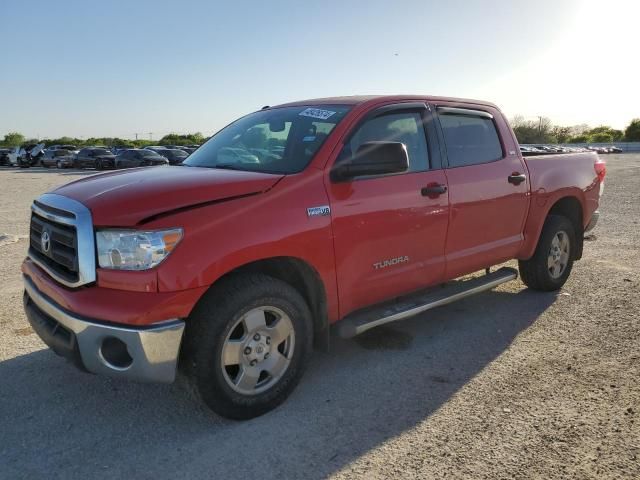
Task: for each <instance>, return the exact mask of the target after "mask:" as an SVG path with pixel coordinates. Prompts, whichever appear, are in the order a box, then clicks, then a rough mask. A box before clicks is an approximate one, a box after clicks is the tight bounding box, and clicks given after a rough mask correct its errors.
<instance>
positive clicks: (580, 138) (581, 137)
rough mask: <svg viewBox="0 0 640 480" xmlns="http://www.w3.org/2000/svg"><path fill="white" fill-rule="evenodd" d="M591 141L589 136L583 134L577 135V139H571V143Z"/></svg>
mask: <svg viewBox="0 0 640 480" xmlns="http://www.w3.org/2000/svg"><path fill="white" fill-rule="evenodd" d="M590 140H591V139H590V137H589V135H585V134H584V133H583V134H582V135H576V136H575V137H571V138H570V139H569V143H589V141H590Z"/></svg>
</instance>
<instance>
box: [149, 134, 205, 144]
mask: <svg viewBox="0 0 640 480" xmlns="http://www.w3.org/2000/svg"><path fill="white" fill-rule="evenodd" d="M203 142H204V138H203V136H202V134H201V133H200V132H196V133H188V134H186V135H179V134H177V133H170V134H169V135H165V136H164V137H162V138H161V139H160V141H159V142H158V143H159V144H160V145H191V144H197V145H200V144H201V143H203Z"/></svg>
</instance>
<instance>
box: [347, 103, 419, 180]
mask: <svg viewBox="0 0 640 480" xmlns="http://www.w3.org/2000/svg"><path fill="white" fill-rule="evenodd" d="M377 141H386V142H400V143H403V144H404V146H405V147H406V149H407V154H408V156H409V171H410V172H419V171H424V170H427V169H428V168H429V167H428V165H429V154H428V150H427V140H426V137H425V134H424V128H423V123H422V118H421V116H420V114H419V113H416V112H403V113H390V114H387V115H382V116H380V117H375V118H372V119H371V120H368V121H367V122H365V123H364V124H363V125H362V126H361V127H360V128H358V130H357V131H356V133H355V134H354V135H353V136H352V137H351V140H350V141H349V143H347V144H346V145H345V146H344V149H343V150H342V153H341V159H344V158H349V156H352V155H353V154H355V152H357V151H358V148H359V147H360V145H362V144H363V143H366V142H377Z"/></svg>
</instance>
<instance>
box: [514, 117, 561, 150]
mask: <svg viewBox="0 0 640 480" xmlns="http://www.w3.org/2000/svg"><path fill="white" fill-rule="evenodd" d="M511 126H512V128H513V131H514V133H515V134H516V138H517V139H518V142H519V143H524V144H527V143H555V142H556V141H557V137H556V136H555V135H554V133H553V125H552V124H551V120H549V119H548V118H546V117H540V118H539V119H538V120H525V119H524V117H522V116H516V117H514V118H513V119H512V120H511Z"/></svg>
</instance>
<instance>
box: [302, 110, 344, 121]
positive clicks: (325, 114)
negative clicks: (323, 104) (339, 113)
mask: <svg viewBox="0 0 640 480" xmlns="http://www.w3.org/2000/svg"><path fill="white" fill-rule="evenodd" d="M334 113H336V112H332V111H331V110H322V109H321V108H307V109H305V110H303V111H301V112H300V113H299V114H298V115H302V116H303V117H311V118H318V119H320V120H326V119H327V118H329V117H330V116H331V115H333V114H334Z"/></svg>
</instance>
